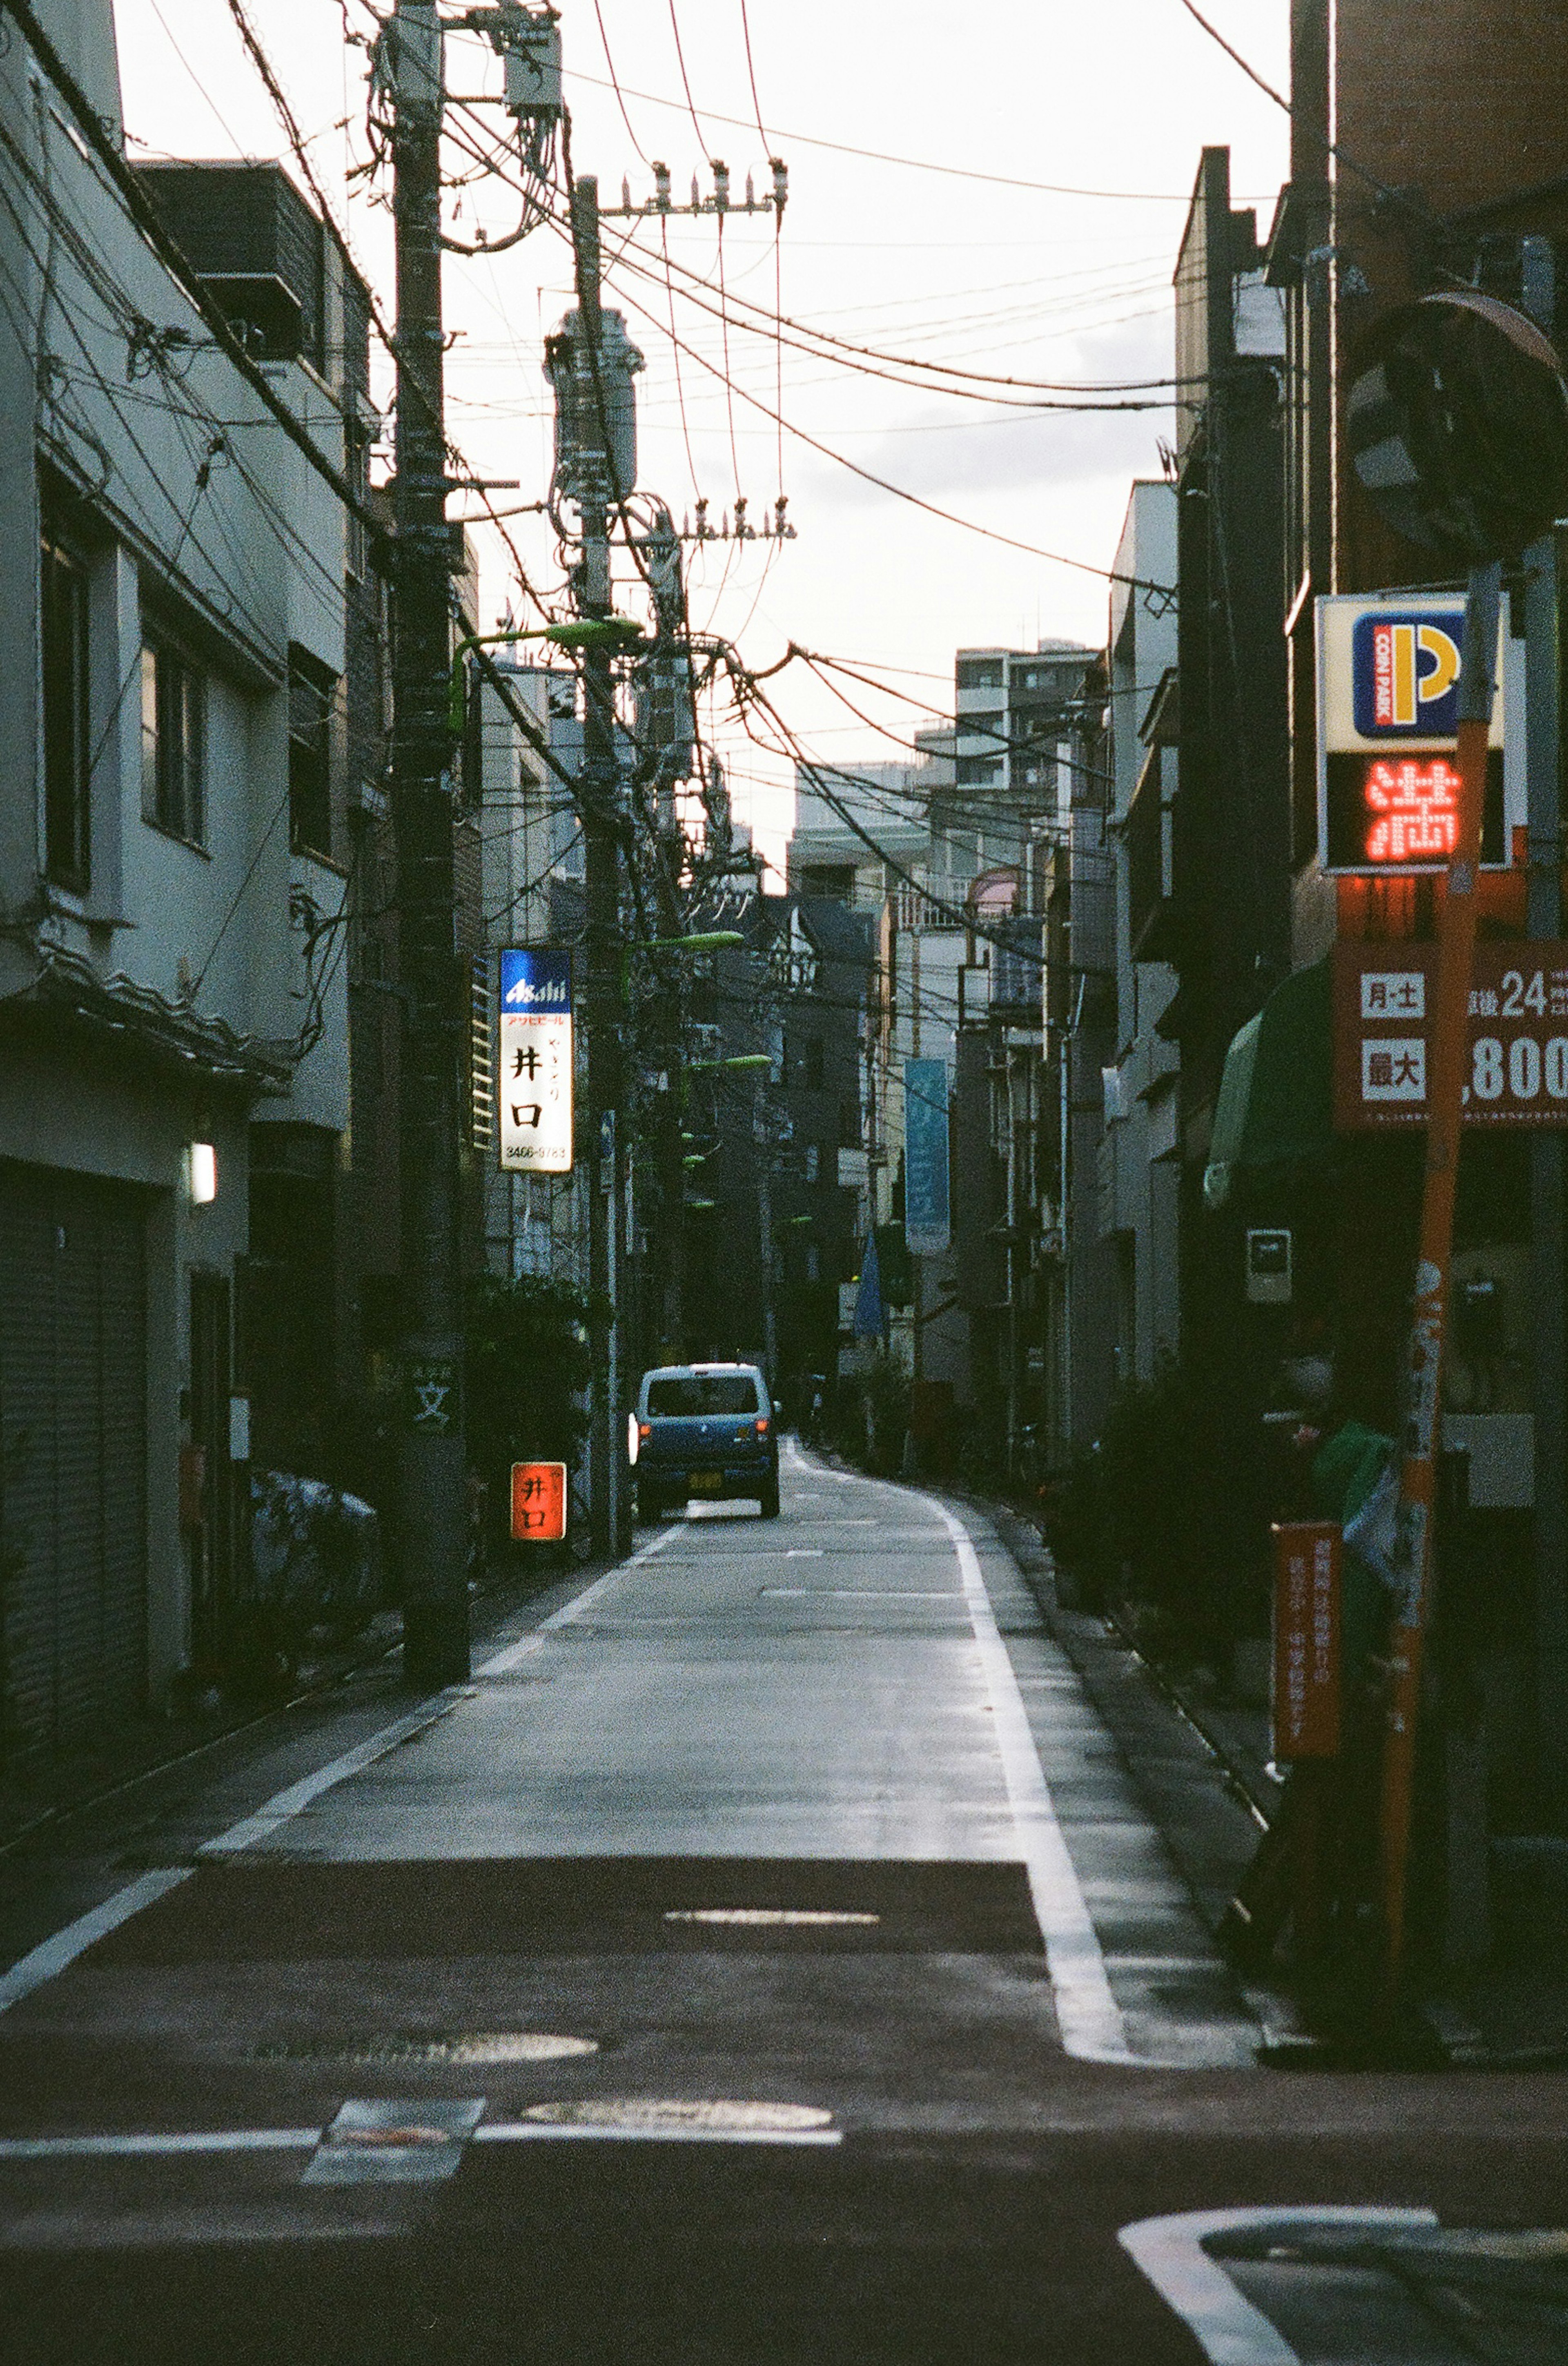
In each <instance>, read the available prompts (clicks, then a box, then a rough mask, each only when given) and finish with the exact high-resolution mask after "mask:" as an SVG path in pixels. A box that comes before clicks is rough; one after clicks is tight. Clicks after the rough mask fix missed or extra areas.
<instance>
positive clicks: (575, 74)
mask: <svg viewBox="0 0 1568 2366" xmlns="http://www.w3.org/2000/svg"><path fill="white" fill-rule="evenodd" d="M571 79H572V80H573V81H574V82H585V83H587V84H588V85H589V86H590V87H591V88H592V89H595V90H611V89H613V90H615V91H616V92H617V95H618V96H619V95H621V94H622V92H623V93H624V96H626V97H628V98H638V99H644V100H645V101H646V102H647V104H648V105H649V106H650V107H671V108H673V109H674V110H675V112H676V113H677V114H685V112H686V111H687V110H686V107H685V106H684V104H683V103H682V102H681V101H680V100H679V99H673V98H664V97H661V96H659V94H658V93H657V92H656V91H651V90H632V89H630V88H629V87H627V86H626V85H624V84H612V83H607V82H601V81H600V80H599V76H598V75H597V74H587V73H582V72H580V70H578V69H577V68H574V69H573V70H572V73H571ZM707 112H708V114H709V115H710V116H711V118H712V120H713V121H714V122H715V123H727V124H730V125H733V126H734V128H735V129H736V130H742V131H746V130H750V129H751V126H750V124H749V122H748V121H747V119H746V118H745V117H744V116H739V115H722V114H720V113H719V111H718V110H717V109H716V108H715V107H709V108H708V110H707ZM699 136H700V135H699ZM773 137H774V139H775V140H776V141H778V142H779V143H780V144H781V145H782V144H784V143H786V142H788V143H789V144H790V145H791V146H793V147H797V148H822V149H825V150H826V151H828V152H830V153H831V154H833V155H835V156H859V157H862V158H864V160H865V161H866V162H867V163H871V164H896V165H899V166H900V167H902V169H903V170H904V171H906V172H912V173H939V174H941V175H944V176H945V177H946V179H948V180H955V181H983V182H986V183H988V184H989V185H990V186H991V187H992V188H998V189H1028V190H1031V191H1033V192H1034V193H1035V194H1036V195H1037V196H1040V197H1092V198H1096V199H1103V200H1105V201H1107V202H1113V203H1126V204H1129V205H1162V206H1163V205H1170V206H1175V205H1182V206H1184V205H1190V204H1191V202H1192V191H1191V190H1190V189H1182V190H1180V191H1178V190H1173V189H1083V188H1076V187H1073V186H1070V185H1069V184H1067V183H1065V182H1061V181H1025V180H1021V179H1020V178H1018V177H1017V175H1014V174H1010V173H982V172H980V171H979V170H977V169H976V168H975V167H973V166H972V165H967V164H937V163H933V162H932V161H931V159H930V158H929V157H924V156H897V155H892V154H890V153H889V152H887V151H886V150H884V149H880V148H857V147H855V146H854V145H852V144H851V143H850V142H849V141H844V140H823V138H821V137H820V135H818V134H816V133H814V132H810V131H788V130H782V129H781V128H778V127H777V126H776V127H775V130H774V133H773Z"/></svg>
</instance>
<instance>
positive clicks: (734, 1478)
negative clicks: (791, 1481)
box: [636, 1364, 778, 1521]
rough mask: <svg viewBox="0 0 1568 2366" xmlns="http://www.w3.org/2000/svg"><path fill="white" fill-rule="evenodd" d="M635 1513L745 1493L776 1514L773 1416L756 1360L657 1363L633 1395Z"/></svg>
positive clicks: (768, 1514) (647, 1515)
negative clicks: (634, 1397)
mask: <svg viewBox="0 0 1568 2366" xmlns="http://www.w3.org/2000/svg"><path fill="white" fill-rule="evenodd" d="M636 1480H637V1517H638V1518H639V1519H640V1520H644V1521H650V1520H656V1519H657V1518H658V1516H659V1514H660V1513H661V1512H664V1511H673V1510H675V1509H677V1508H678V1507H681V1506H684V1505H685V1504H687V1503H688V1502H689V1501H690V1500H691V1499H692V1498H694V1497H695V1498H696V1499H697V1500H698V1501H700V1502H709V1503H711V1502H714V1501H717V1500H721V1499H722V1498H725V1497H734V1496H740V1497H743V1498H745V1497H750V1498H751V1499H752V1500H754V1501H755V1502H756V1503H759V1504H761V1506H762V1516H763V1518H764V1519H765V1520H776V1519H777V1518H778V1419H777V1416H776V1415H775V1414H774V1410H773V1404H772V1401H771V1399H770V1398H769V1396H768V1393H767V1381H766V1380H764V1379H763V1377H762V1374H761V1373H760V1372H759V1371H758V1369H757V1368H756V1365H755V1364H661V1365H660V1366H659V1367H658V1369H656V1370H655V1371H652V1372H644V1375H643V1385H642V1388H641V1389H640V1390H639V1391H638V1395H637V1465H636Z"/></svg>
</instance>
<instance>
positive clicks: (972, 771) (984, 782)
mask: <svg viewBox="0 0 1568 2366" xmlns="http://www.w3.org/2000/svg"><path fill="white" fill-rule="evenodd" d="M1001 778H1002V760H1001V759H1000V757H996V756H960V757H959V759H958V787H959V788H960V789H978V788H988V787H990V786H991V783H993V782H996V781H1000V780H1001Z"/></svg>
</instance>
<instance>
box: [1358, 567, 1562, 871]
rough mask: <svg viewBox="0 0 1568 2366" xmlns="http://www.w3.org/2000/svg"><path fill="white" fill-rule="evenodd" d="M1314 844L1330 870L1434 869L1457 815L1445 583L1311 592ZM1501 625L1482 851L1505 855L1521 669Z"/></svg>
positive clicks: (1459, 632) (1512, 820)
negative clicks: (1413, 589)
mask: <svg viewBox="0 0 1568 2366" xmlns="http://www.w3.org/2000/svg"><path fill="white" fill-rule="evenodd" d="M1316 613H1317V751H1318V851H1319V857H1320V860H1321V862H1322V864H1323V867H1324V869H1325V870H1326V871H1328V872H1333V873H1341V872H1350V873H1355V872H1360V873H1366V874H1368V875H1371V876H1376V875H1377V874H1378V873H1396V874H1397V873H1408V872H1412V871H1434V872H1435V871H1441V870H1442V869H1443V868H1444V866H1445V865H1446V863H1447V862H1448V859H1449V856H1450V854H1451V853H1452V851H1453V847H1454V836H1455V831H1456V828H1457V826H1458V819H1459V806H1458V802H1457V798H1458V791H1459V772H1458V768H1457V760H1456V756H1455V740H1456V735H1457V733H1458V730H1459V704H1458V701H1459V658H1460V646H1461V643H1462V639H1463V636H1464V604H1463V602H1462V600H1460V599H1458V598H1456V597H1455V595H1454V594H1453V593H1451V592H1447V593H1444V592H1429V593H1397V594H1395V593H1383V595H1382V596H1381V597H1372V596H1363V595H1360V594H1350V593H1342V592H1335V593H1333V594H1331V595H1329V596H1328V597H1327V598H1324V599H1321V600H1319V601H1318V603H1317V612H1316ZM1522 648H1523V644H1522V643H1518V644H1516V643H1515V641H1514V640H1513V637H1512V636H1511V635H1510V634H1508V633H1506V632H1505V633H1504V634H1503V636H1502V640H1501V645H1500V648H1499V659H1500V664H1499V672H1498V684H1499V689H1500V692H1501V695H1500V696H1499V697H1498V698H1497V699H1496V701H1495V704H1494V707H1493V716H1492V747H1491V753H1490V755H1489V756H1488V759H1487V766H1486V804H1485V812H1484V822H1483V828H1482V834H1481V860H1482V862H1483V863H1484V864H1486V865H1491V866H1494V867H1503V866H1506V864H1507V862H1508V861H1509V856H1510V852H1511V841H1512V831H1513V828H1514V826H1515V825H1517V824H1518V823H1520V822H1522V821H1523V820H1524V795H1523V767H1522V762H1521V761H1520V756H1521V754H1522V748H1523V721H1524V680H1523V673H1522V666H1521V657H1520V652H1521V650H1522Z"/></svg>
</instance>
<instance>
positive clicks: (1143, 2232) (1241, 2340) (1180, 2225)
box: [1116, 2203, 1438, 2366]
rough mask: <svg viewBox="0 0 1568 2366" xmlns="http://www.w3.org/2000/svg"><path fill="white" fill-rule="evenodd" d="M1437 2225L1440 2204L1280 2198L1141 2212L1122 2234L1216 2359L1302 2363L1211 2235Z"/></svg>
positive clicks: (1273, 2365) (1220, 2362) (1405, 2230)
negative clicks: (1236, 2279) (1291, 2202)
mask: <svg viewBox="0 0 1568 2366" xmlns="http://www.w3.org/2000/svg"><path fill="white" fill-rule="evenodd" d="M1437 2224H1438V2214H1437V2212H1436V2211H1435V2210H1377V2209H1370V2208H1360V2207H1354V2206H1352V2207H1350V2208H1334V2207H1327V2208H1323V2209H1316V2208H1308V2209H1305V2210H1292V2209H1289V2208H1286V2207H1284V2206H1282V2204H1280V2203H1273V2204H1271V2205H1269V2206H1266V2207H1263V2208H1261V2209H1251V2210H1188V2211H1183V2212H1182V2213H1181V2214H1179V2215H1178V2216H1175V2217H1170V2218H1140V2219H1137V2221H1136V2222H1135V2223H1134V2224H1133V2225H1130V2226H1123V2227H1122V2228H1120V2229H1119V2231H1118V2233H1117V2236H1116V2240H1117V2241H1118V2242H1119V2243H1120V2244H1121V2246H1122V2248H1123V2249H1124V2250H1125V2251H1126V2252H1128V2253H1130V2255H1131V2256H1132V2258H1133V2259H1136V2260H1137V2264H1138V2266H1139V2267H1140V2268H1141V2269H1142V2270H1143V2272H1144V2274H1145V2275H1146V2276H1147V2277H1148V2281H1149V2282H1150V2283H1151V2284H1152V2285H1153V2286H1154V2289H1155V2291H1156V2292H1157V2293H1159V2296H1160V2298H1161V2300H1163V2301H1164V2302H1166V2304H1168V2305H1169V2307H1170V2309H1171V2310H1173V2312H1174V2313H1175V2315H1178V2316H1179V2317H1180V2318H1181V2319H1182V2323H1183V2324H1184V2325H1185V2326H1187V2327H1189V2328H1190V2330H1191V2331H1192V2333H1193V2335H1194V2336H1195V2337H1196V2338H1197V2340H1198V2341H1199V2343H1200V2344H1201V2345H1202V2348H1203V2352H1204V2357H1205V2358H1206V2359H1207V2360H1209V2366H1302V2360H1301V2355H1300V2352H1299V2351H1298V2350H1295V2349H1293V2348H1292V2347H1291V2344H1290V2343H1289V2342H1288V2341H1287V2340H1286V2339H1285V2338H1284V2336H1283V2334H1282V2333H1281V2332H1280V2331H1279V2330H1278V2328H1277V2327H1274V2326H1272V2325H1271V2324H1270V2322H1269V2320H1268V2318H1267V2317H1266V2316H1265V2315H1263V2313H1262V2311H1261V2310H1260V2309H1256V2308H1254V2307H1253V2305H1252V2304H1251V2302H1250V2301H1249V2300H1248V2299H1246V2298H1245V2297H1244V2295H1243V2294H1242V2293H1240V2292H1239V2291H1238V2289H1237V2287H1236V2285H1235V2284H1234V2283H1233V2282H1231V2280H1230V2278H1229V2276H1228V2275H1227V2274H1226V2271H1225V2269H1224V2268H1223V2266H1222V2265H1221V2264H1220V2262H1219V2261H1218V2260H1217V2259H1211V2258H1210V2257H1209V2254H1208V2252H1207V2251H1206V2250H1205V2249H1204V2243H1205V2241H1206V2240H1207V2239H1208V2238H1209V2237H1210V2236H1214V2235H1229V2234H1237V2233H1239V2232H1241V2231H1242V2230H1243V2229H1244V2228H1254V2227H1268V2228H1270V2229H1271V2230H1273V2229H1277V2230H1278V2233H1279V2236H1280V2240H1281V2241H1282V2242H1288V2241H1289V2240H1290V2238H1291V2236H1293V2235H1301V2234H1305V2233H1306V2232H1308V2231H1309V2230H1311V2229H1314V2228H1320V2227H1329V2226H1347V2227H1361V2228H1363V2229H1364V2230H1365V2231H1366V2232H1367V2233H1369V2234H1372V2233H1383V2234H1413V2233H1417V2232H1418V2231H1420V2230H1421V2229H1423V2228H1427V2227H1433V2226H1436V2225H1437Z"/></svg>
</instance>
